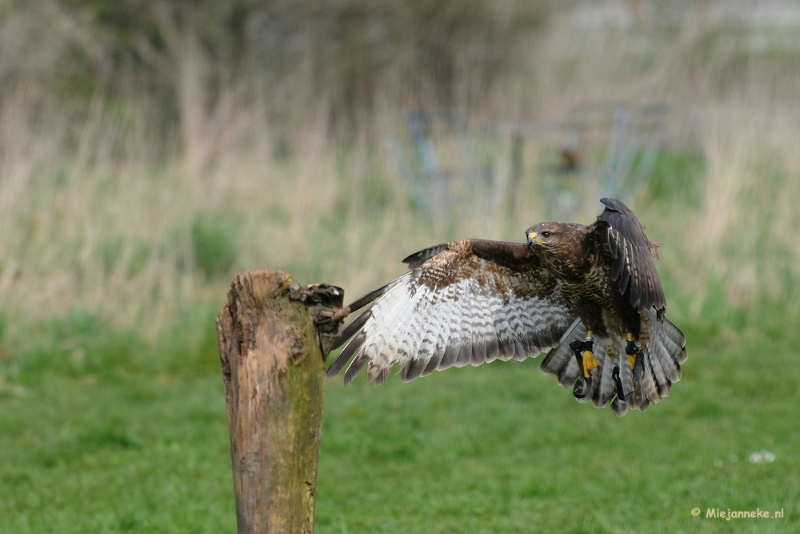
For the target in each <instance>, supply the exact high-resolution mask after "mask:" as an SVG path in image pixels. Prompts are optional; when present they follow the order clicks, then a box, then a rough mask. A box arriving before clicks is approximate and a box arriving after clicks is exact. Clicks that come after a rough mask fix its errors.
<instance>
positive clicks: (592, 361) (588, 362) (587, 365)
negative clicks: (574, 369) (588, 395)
mask: <svg viewBox="0 0 800 534" xmlns="http://www.w3.org/2000/svg"><path fill="white" fill-rule="evenodd" d="M597 365H598V363H597V359H596V358H595V357H594V354H592V351H590V350H585V351H583V376H584V377H585V378H589V376H590V374H589V372H590V371H591V370H592V369H595V368H597Z"/></svg>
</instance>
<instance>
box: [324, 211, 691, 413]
mask: <svg viewBox="0 0 800 534" xmlns="http://www.w3.org/2000/svg"><path fill="white" fill-rule="evenodd" d="M601 202H602V203H603V204H605V206H606V209H605V210H604V211H603V213H602V214H601V215H600V216H599V217H598V218H597V221H596V222H595V223H594V224H591V225H589V226H584V225H581V224H575V223H556V222H546V223H539V224H537V225H535V226H532V227H531V228H529V229H528V230H527V232H526V235H527V237H528V243H527V244H521V243H504V242H497V241H485V240H475V239H473V240H464V241H454V242H451V243H445V244H442V245H436V246H434V247H430V248H427V249H425V250H422V251H420V252H417V253H415V254H412V255H411V256H409V257H407V258H406V259H405V260H404V262H405V263H407V264H408V265H409V269H410V270H409V272H408V273H406V274H405V275H403V276H401V277H400V278H398V279H396V280H394V281H393V282H391V283H389V284H388V285H386V286H384V287H382V288H379V289H377V290H375V291H372V292H371V293H369V294H367V295H365V296H364V297H362V298H361V299H359V300H357V301H356V302H354V303H353V304H351V305H350V306H349V308H350V311H356V310H358V309H361V308H365V307H366V309H365V311H363V312H362V313H361V314H360V315H359V316H358V317H357V318H356V319H355V320H353V321H352V322H351V323H350V324H348V325H347V326H346V327H345V328H344V330H343V331H342V332H341V333H340V334H339V336H338V338H337V339H336V340H335V341H334V347H337V346H341V345H343V344H345V343H346V345H345V347H344V349H343V350H342V352H341V353H340V354H339V356H338V357H337V358H336V360H335V361H334V362H333V364H332V365H331V366H330V368H329V369H328V376H334V375H336V374H337V373H339V372H340V371H341V370H342V369H344V367H345V365H347V363H348V362H350V360H351V359H352V362H351V363H350V365H349V367H348V368H347V371H346V372H345V384H347V383H349V382H351V381H352V380H353V379H354V378H355V376H356V375H357V374H358V373H359V371H360V370H361V369H362V368H363V367H364V366H365V365H367V375H368V378H369V380H370V381H374V382H375V383H376V384H380V383H382V382H383V381H385V380H386V378H387V377H388V375H389V373H390V372H391V370H392V368H393V367H394V366H395V364H397V365H398V367H399V371H400V374H401V376H402V378H403V380H404V381H408V380H412V379H414V378H417V377H419V376H425V375H427V374H430V373H432V372H433V371H435V370H443V369H447V368H449V367H453V366H456V367H460V366H463V365H467V364H470V365H480V364H482V363H484V362H490V361H493V360H495V359H500V360H509V359H512V358H514V359H517V360H522V359H525V358H528V357H535V356H537V355H538V354H539V353H541V352H543V351H545V350H550V349H552V350H550V352H549V353H548V355H547V357H546V358H545V359H544V361H543V362H542V370H543V371H544V372H545V373H548V374H552V375H555V376H557V377H558V381H559V383H560V384H561V385H563V386H573V387H574V394H575V397H576V398H578V400H580V401H586V400H588V399H592V401H593V402H594V404H595V405H596V406H598V407H602V406H605V405H606V404H607V403H608V402H611V404H612V411H613V412H614V413H615V414H617V415H624V414H625V413H626V411H627V409H628V407H632V408H635V409H639V410H644V409H645V408H647V406H648V404H649V403H650V402H658V401H659V400H660V399H661V397H664V396H666V395H667V394H668V393H669V391H670V387H671V385H672V384H673V383H674V382H677V381H678V380H679V379H680V365H681V364H682V363H683V362H684V361H685V360H686V349H685V340H684V338H683V335H682V334H681V332H680V330H678V329H677V328H676V327H675V326H674V325H672V324H671V323H670V322H669V321H667V320H666V319H665V318H664V312H665V309H666V300H665V298H664V292H663V290H662V288H661V282H660V280H659V278H658V272H657V271H656V268H655V264H654V261H653V260H654V259H657V258H658V254H657V248H658V246H660V245H659V244H657V243H652V242H651V241H649V240H648V239H647V236H646V234H645V232H644V227H643V226H642V225H641V223H640V222H639V220H638V219H637V218H636V216H635V215H634V214H633V212H631V211H630V209H628V207H627V206H625V204H623V203H622V202H620V201H618V200H614V199H605V198H604V199H602V200H601ZM587 331H591V332H592V333H593V334H592V335H590V334H589V333H588V332H587ZM587 351H588V352H587Z"/></svg>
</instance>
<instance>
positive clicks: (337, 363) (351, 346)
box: [325, 314, 367, 378]
mask: <svg viewBox="0 0 800 534" xmlns="http://www.w3.org/2000/svg"><path fill="white" fill-rule="evenodd" d="M365 315H366V314H365ZM354 322H355V321H354ZM351 324H352V323H351ZM366 337H367V336H366V334H364V332H360V333H359V334H358V335H357V336H356V337H354V338H353V339H352V341H350V343H348V344H347V346H346V347H345V348H344V349H343V350H342V352H340V353H339V356H337V357H336V359H335V360H334V361H333V363H332V364H331V366H330V367H328V371H327V372H326V373H325V374H326V376H328V378H331V377H334V376H336V375H338V374H339V373H340V372H341V371H342V369H344V366H345V365H347V362H348V361H350V358H351V357H352V356H353V354H355V352H356V351H357V350H358V349H360V348H361V347H362V345H363V344H364V339H366Z"/></svg>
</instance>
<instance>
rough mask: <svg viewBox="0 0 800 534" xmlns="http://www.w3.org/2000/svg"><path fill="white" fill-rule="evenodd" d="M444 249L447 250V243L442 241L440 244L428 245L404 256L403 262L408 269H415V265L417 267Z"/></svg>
mask: <svg viewBox="0 0 800 534" xmlns="http://www.w3.org/2000/svg"><path fill="white" fill-rule="evenodd" d="M445 250H447V243H442V244H441V245H435V246H432V247H428V248H426V249H423V250H420V251H418V252H415V253H414V254H410V255H408V256H406V257H405V258H404V259H403V263H407V264H408V268H409V269H416V268H417V267H419V266H420V265H422V264H423V263H425V262H426V261H428V260H429V259H431V258H432V257H434V256H436V255H437V254H440V253H442V252H444V251H445Z"/></svg>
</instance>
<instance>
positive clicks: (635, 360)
mask: <svg viewBox="0 0 800 534" xmlns="http://www.w3.org/2000/svg"><path fill="white" fill-rule="evenodd" d="M625 339H626V340H627V341H628V344H627V345H626V347H625V354H627V356H628V366H629V367H630V368H631V369H635V370H639V369H641V367H642V365H643V360H642V359H643V358H644V355H643V354H642V348H641V347H640V346H638V345H637V344H636V343H635V342H634V337H633V333H632V332H628V333H627V334H626V335H625ZM619 371H620V370H619V367H616V366H615V367H614V371H613V373H612V374H611V376H612V377H613V378H614V384H615V385H616V387H617V397H618V398H619V399H621V400H627V399H628V396H629V395H632V394H633V392H630V393H629V394H628V395H625V391H624V390H623V388H622V380H620V377H619ZM637 378H638V379H640V378H641V372H639V373H638V376H637V374H636V371H634V389H636V383H637Z"/></svg>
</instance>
